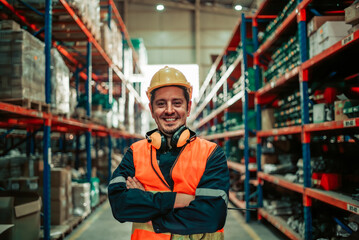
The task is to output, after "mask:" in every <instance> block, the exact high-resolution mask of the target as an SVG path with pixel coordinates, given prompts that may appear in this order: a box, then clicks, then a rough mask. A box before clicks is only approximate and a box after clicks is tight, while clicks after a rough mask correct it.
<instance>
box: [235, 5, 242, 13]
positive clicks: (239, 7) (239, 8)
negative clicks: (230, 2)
mask: <svg viewBox="0 0 359 240" xmlns="http://www.w3.org/2000/svg"><path fill="white" fill-rule="evenodd" d="M234 9H235V10H236V11H241V10H242V9H243V7H242V5H239V4H237V5H236V6H234Z"/></svg>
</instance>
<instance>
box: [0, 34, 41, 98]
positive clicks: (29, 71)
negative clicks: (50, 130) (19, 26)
mask: <svg viewBox="0 0 359 240" xmlns="http://www.w3.org/2000/svg"><path fill="white" fill-rule="evenodd" d="M0 96H1V98H2V99H6V98H27V99H30V100H36V101H41V102H45V54H44V43H42V42H41V41H40V40H38V39H37V38H35V37H34V36H32V35H31V34H30V33H28V32H26V31H25V30H0Z"/></svg>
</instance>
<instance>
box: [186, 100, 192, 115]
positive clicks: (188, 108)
mask: <svg viewBox="0 0 359 240" xmlns="http://www.w3.org/2000/svg"><path fill="white" fill-rule="evenodd" d="M191 108H192V101H189V102H188V105H187V111H188V112H187V117H189V115H190V113H191Z"/></svg>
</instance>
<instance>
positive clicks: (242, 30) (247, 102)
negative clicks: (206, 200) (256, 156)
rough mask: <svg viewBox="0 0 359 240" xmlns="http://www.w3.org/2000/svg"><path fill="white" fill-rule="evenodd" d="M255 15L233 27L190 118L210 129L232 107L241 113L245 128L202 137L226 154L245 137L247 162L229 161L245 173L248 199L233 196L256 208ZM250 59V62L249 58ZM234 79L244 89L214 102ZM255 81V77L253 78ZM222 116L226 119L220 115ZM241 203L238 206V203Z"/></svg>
mask: <svg viewBox="0 0 359 240" xmlns="http://www.w3.org/2000/svg"><path fill="white" fill-rule="evenodd" d="M252 34H253V33H252V18H251V17H246V16H245V15H244V14H242V15H241V17H240V18H239V19H238V24H237V25H236V27H235V28H234V30H233V34H232V37H231V38H230V40H229V43H228V44H227V46H226V48H225V49H224V51H223V53H222V54H221V55H219V56H218V57H217V58H216V61H215V62H214V63H213V65H212V67H211V69H210V71H209V73H208V74H207V77H206V79H205V81H204V84H203V85H202V87H201V89H200V97H199V98H198V101H197V102H196V103H195V105H194V106H195V108H194V109H195V110H194V112H193V113H192V114H191V118H190V119H189V120H190V121H189V122H190V123H193V122H194V120H195V119H200V120H199V121H198V123H197V124H194V126H193V127H194V129H201V128H207V129H209V128H210V127H211V126H213V125H216V124H217V123H218V122H219V121H221V122H222V121H223V122H226V121H227V119H228V113H229V110H230V108H232V109H236V110H235V111H236V112H238V114H242V118H243V123H244V124H243V129H237V130H230V129H229V128H228V126H227V125H226V127H225V129H224V131H223V133H215V134H210V135H204V136H202V137H203V138H205V139H207V140H211V141H215V142H217V143H223V144H224V145H225V146H226V154H227V156H228V154H229V152H228V151H229V150H228V149H229V144H230V140H232V139H238V138H241V139H244V145H245V146H244V164H243V165H240V166H239V165H238V164H236V163H234V162H228V167H229V168H232V169H234V170H238V169H241V170H243V173H244V174H245V176H246V177H245V181H244V191H245V200H244V201H239V200H238V199H237V198H236V196H235V194H233V193H231V194H230V198H231V200H232V201H233V202H234V203H235V205H237V206H239V205H240V206H241V207H242V208H253V207H256V205H255V204H256V203H253V202H252V201H251V198H252V197H253V194H252V195H251V193H250V179H249V176H250V172H253V171H254V172H255V169H253V168H251V169H249V167H248V165H249V137H250V136H251V137H253V136H254V132H255V129H250V128H249V127H248V122H249V116H248V115H249V114H248V111H249V109H253V108H254V92H252V91H251V90H250V89H249V80H250V79H249V76H248V68H249V67H252V66H253V55H252V54H251V53H249V52H247V42H246V39H248V38H251V36H252ZM239 44H240V45H241V50H240V52H239V54H238V56H237V57H236V58H235V60H234V61H233V63H232V64H231V65H229V66H227V67H226V68H225V71H224V72H223V75H222V76H221V77H220V79H218V81H216V80H217V79H216V78H217V76H216V72H217V70H219V69H221V68H222V66H223V65H224V64H225V62H226V57H227V53H228V51H236V50H237V46H238V45H239ZM249 58H250V59H251V60H250V62H249V60H248V59H249ZM229 78H235V79H236V80H237V81H240V83H241V90H240V91H238V92H237V93H235V94H234V95H233V96H230V97H225V101H224V102H223V103H221V104H220V105H219V106H218V105H217V103H215V102H214V101H213V99H214V98H216V96H217V94H218V93H217V92H218V91H220V90H223V93H224V95H226V96H227V93H228V91H229V90H230V89H229V87H230V86H228V79H229ZM251 80H252V79H251ZM205 109H206V111H207V112H209V114H208V115H207V116H205V117H203V111H204V110H205ZM222 116H223V118H224V119H223V120H220V119H219V118H220V117H222ZM238 204H239V205H238ZM245 216H246V221H247V222H249V221H250V212H249V210H245Z"/></svg>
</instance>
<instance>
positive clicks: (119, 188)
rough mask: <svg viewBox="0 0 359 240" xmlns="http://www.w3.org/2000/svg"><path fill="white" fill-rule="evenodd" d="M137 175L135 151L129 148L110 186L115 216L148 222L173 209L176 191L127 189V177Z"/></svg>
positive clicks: (121, 220)
mask: <svg viewBox="0 0 359 240" xmlns="http://www.w3.org/2000/svg"><path fill="white" fill-rule="evenodd" d="M129 176H130V177H134V176H135V166H134V164H133V152H132V149H129V150H128V151H127V152H126V154H125V155H124V157H123V159H122V161H121V163H120V165H119V166H118V167H117V169H116V170H115V171H114V173H113V175H112V178H111V181H110V183H109V186H108V197H109V201H110V204H111V209H112V214H113V216H114V217H115V218H116V219H117V220H118V221H120V222H126V221H129V222H147V221H150V220H151V219H152V218H154V217H157V216H159V215H163V214H166V213H167V212H169V211H171V210H172V209H173V205H174V201H175V197H176V193H174V192H164V193H155V194H154V193H151V192H145V191H142V190H139V189H127V187H126V179H127V177H129Z"/></svg>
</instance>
